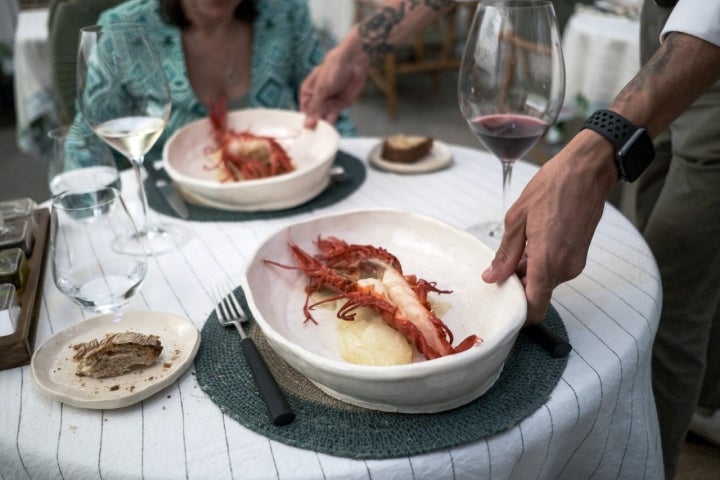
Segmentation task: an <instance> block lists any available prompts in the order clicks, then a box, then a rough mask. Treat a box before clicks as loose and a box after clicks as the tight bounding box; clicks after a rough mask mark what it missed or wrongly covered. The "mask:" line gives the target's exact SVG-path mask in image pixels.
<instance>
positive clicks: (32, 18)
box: [14, 8, 58, 155]
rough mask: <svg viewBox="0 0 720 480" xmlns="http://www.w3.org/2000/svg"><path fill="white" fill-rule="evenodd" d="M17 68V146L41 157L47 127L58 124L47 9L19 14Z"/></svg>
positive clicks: (15, 52) (15, 59) (16, 38)
mask: <svg viewBox="0 0 720 480" xmlns="http://www.w3.org/2000/svg"><path fill="white" fill-rule="evenodd" d="M14 65H15V112H16V116H17V136H18V147H19V148H20V150H21V151H23V152H24V153H27V154H33V155H42V153H43V143H42V142H43V141H44V138H43V137H44V135H45V133H46V132H47V131H48V128H47V125H56V124H57V123H58V111H57V105H56V103H55V98H54V95H53V87H52V77H51V75H52V68H51V65H50V48H49V45H48V9H47V8H41V9H34V10H23V11H21V12H20V14H19V15H18V23H17V30H16V31H15V46H14Z"/></svg>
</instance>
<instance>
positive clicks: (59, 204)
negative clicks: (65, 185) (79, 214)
mask: <svg viewBox="0 0 720 480" xmlns="http://www.w3.org/2000/svg"><path fill="white" fill-rule="evenodd" d="M106 191H107V192H112V193H111V195H110V196H109V197H108V198H106V199H103V200H101V201H98V202H96V203H93V204H88V205H83V206H81V207H73V206H66V205H64V204H63V201H64V200H65V199H66V198H68V197H71V196H81V195H88V194H92V193H99V192H106ZM120 198H121V194H120V190H118V189H117V188H115V187H102V188H87V189H81V190H68V191H65V192H62V193H60V194H58V195H55V196H54V197H53V199H52V208H57V209H59V210H63V211H66V212H70V211H77V210H87V209H89V208H98V207H102V206H105V205H108V204H110V203H112V202H114V201H116V200H118V199H120Z"/></svg>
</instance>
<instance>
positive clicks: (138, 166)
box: [131, 157, 149, 234]
mask: <svg viewBox="0 0 720 480" xmlns="http://www.w3.org/2000/svg"><path fill="white" fill-rule="evenodd" d="M143 161H144V157H139V158H134V159H131V163H132V166H133V170H134V171H135V180H136V181H137V184H138V195H139V196H140V203H141V207H142V210H141V212H140V213H141V214H140V218H137V219H135V222H136V225H135V226H136V227H137V229H138V231H139V232H140V233H141V234H142V233H145V232H147V226H148V218H147V217H148V210H149V207H148V200H147V194H146V192H145V185H144V184H143V178H142V164H143Z"/></svg>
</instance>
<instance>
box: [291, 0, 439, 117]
mask: <svg viewBox="0 0 720 480" xmlns="http://www.w3.org/2000/svg"><path fill="white" fill-rule="evenodd" d="M452 3H453V2H452V0H387V1H386V2H385V3H384V4H383V5H382V6H380V7H379V8H378V9H376V10H375V11H374V12H373V13H371V14H370V15H369V16H368V17H367V18H365V19H364V20H363V21H362V22H360V23H359V24H357V25H355V26H354V27H353V28H352V29H351V30H350V32H349V33H348V34H347V35H346V36H345V38H344V39H343V40H342V41H341V42H340V44H339V45H338V46H337V47H335V48H334V49H332V50H331V51H330V52H328V54H327V56H326V58H325V60H324V61H323V63H322V64H320V65H319V66H318V67H316V68H315V69H314V70H313V72H312V73H311V74H310V75H309V76H308V77H307V79H305V81H304V82H303V85H302V88H301V94H300V108H301V109H302V111H304V112H305V113H306V114H307V121H306V126H308V127H311V128H312V127H314V126H315V124H316V123H317V121H318V119H320V118H323V119H325V120H327V121H329V122H331V123H332V122H334V121H335V119H336V118H337V115H338V113H339V112H340V111H341V110H342V109H344V108H347V107H349V106H350V105H352V104H353V103H354V102H355V101H356V100H357V98H358V97H359V96H360V93H361V92H362V88H363V86H364V85H365V80H366V78H367V73H368V69H369V68H370V65H371V64H372V62H374V61H375V60H377V59H380V58H382V57H383V56H384V55H385V54H387V53H388V52H390V51H391V50H392V49H393V48H394V47H395V46H397V45H399V44H401V43H403V42H404V41H406V40H408V39H409V38H411V37H412V36H413V34H414V33H415V32H418V31H420V30H421V29H423V28H424V27H425V26H427V25H428V24H430V23H431V22H432V21H433V20H435V19H436V18H438V16H440V15H441V14H443V13H445V12H446V11H447V10H448V9H449V8H450V7H451V5H452Z"/></svg>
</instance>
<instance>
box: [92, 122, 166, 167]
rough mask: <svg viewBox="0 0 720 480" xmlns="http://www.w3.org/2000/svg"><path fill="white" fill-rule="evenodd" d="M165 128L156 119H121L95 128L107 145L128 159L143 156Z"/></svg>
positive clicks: (162, 123)
mask: <svg viewBox="0 0 720 480" xmlns="http://www.w3.org/2000/svg"><path fill="white" fill-rule="evenodd" d="M164 128H165V120H164V119H162V118H156V117H122V118H117V119H115V120H110V121H108V122H105V123H101V124H100V125H98V126H97V127H96V128H95V133H97V134H98V136H100V137H101V138H102V139H103V140H105V141H106V142H107V143H108V145H110V146H111V147H113V148H114V149H116V150H117V151H118V152H120V153H122V154H123V155H125V156H126V157H128V158H131V159H138V158H140V157H142V156H143V155H145V154H146V153H147V151H148V150H150V147H152V146H153V145H154V144H155V141H156V140H157V139H158V137H159V136H160V133H162V131H163V129H164Z"/></svg>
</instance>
